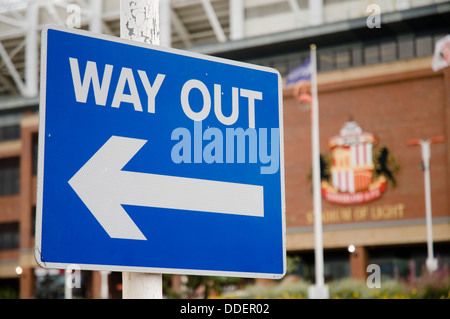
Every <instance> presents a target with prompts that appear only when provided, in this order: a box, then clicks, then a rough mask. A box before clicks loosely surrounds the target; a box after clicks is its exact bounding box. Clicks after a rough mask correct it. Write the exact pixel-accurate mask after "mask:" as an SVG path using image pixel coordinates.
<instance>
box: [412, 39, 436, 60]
mask: <svg viewBox="0 0 450 319" xmlns="http://www.w3.org/2000/svg"><path fill="white" fill-rule="evenodd" d="M432 54H433V39H432V38H431V36H423V37H419V38H417V39H416V55H417V56H418V57H421V56H428V55H432Z"/></svg>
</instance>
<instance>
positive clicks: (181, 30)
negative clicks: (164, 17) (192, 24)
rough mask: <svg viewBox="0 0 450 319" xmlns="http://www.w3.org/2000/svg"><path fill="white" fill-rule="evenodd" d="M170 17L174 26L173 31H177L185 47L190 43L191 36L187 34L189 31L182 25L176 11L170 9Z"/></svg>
mask: <svg viewBox="0 0 450 319" xmlns="http://www.w3.org/2000/svg"><path fill="white" fill-rule="evenodd" d="M171 17H172V22H173V26H174V28H175V31H176V32H177V33H178V35H179V36H180V38H181V41H183V44H184V45H185V46H187V47H189V46H191V45H192V41H191V36H190V34H189V31H188V30H187V29H186V27H185V26H184V24H183V22H182V21H181V19H180V18H179V17H178V15H177V13H176V12H175V11H174V10H173V9H172V10H171Z"/></svg>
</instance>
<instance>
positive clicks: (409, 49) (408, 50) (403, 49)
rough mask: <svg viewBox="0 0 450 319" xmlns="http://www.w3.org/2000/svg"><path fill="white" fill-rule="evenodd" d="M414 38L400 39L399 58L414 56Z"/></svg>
mask: <svg viewBox="0 0 450 319" xmlns="http://www.w3.org/2000/svg"><path fill="white" fill-rule="evenodd" d="M413 40H414V39H413V38H412V37H411V38H403V39H399V40H398V57H399V59H409V58H413V57H414V41H413Z"/></svg>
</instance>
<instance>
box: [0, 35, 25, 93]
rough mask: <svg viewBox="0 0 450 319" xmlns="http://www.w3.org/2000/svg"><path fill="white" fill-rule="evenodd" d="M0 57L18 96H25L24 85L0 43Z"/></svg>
mask: <svg viewBox="0 0 450 319" xmlns="http://www.w3.org/2000/svg"><path fill="white" fill-rule="evenodd" d="M0 56H1V57H2V59H3V62H4V63H5V66H6V68H7V69H8V72H9V74H10V75H11V78H12V79H13V81H14V83H15V84H16V87H17V88H18V89H19V92H20V94H22V95H23V96H25V94H26V93H25V91H26V89H25V83H24V82H23V81H22V78H21V77H20V74H19V72H17V70H16V67H15V66H14V64H13V63H12V61H11V59H10V57H9V55H8V52H6V49H5V47H4V46H3V44H2V43H1V42H0Z"/></svg>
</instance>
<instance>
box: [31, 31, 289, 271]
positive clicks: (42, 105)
mask: <svg viewBox="0 0 450 319" xmlns="http://www.w3.org/2000/svg"><path fill="white" fill-rule="evenodd" d="M48 30H56V31H62V32H67V33H72V34H77V35H81V36H85V37H90V38H96V39H101V40H106V41H111V42H117V43H122V44H127V45H132V46H137V47H142V48H147V49H152V50H157V51H163V52H168V53H173V54H177V55H184V56H188V57H193V58H197V59H202V60H207V61H213V62H219V63H223V64H228V65H235V66H239V67H244V68H248V69H254V70H260V71H265V72H270V73H275V74H277V76H278V101H279V102H278V103H279V128H280V177H281V214H282V228H283V229H282V236H283V239H282V240H283V273H282V274H273V273H256V272H236V271H220V270H203V269H179V268H155V267H135V266H120V265H119V266H117V265H95V264H77V263H53V262H45V261H42V260H41V244H42V204H43V190H44V189H43V176H44V150H45V111H46V88H47V36H48ZM40 67H41V68H40V70H41V77H40V99H39V145H38V170H37V196H36V227H35V254H34V255H35V259H36V262H37V263H38V264H39V266H41V267H43V268H57V269H66V268H67V267H68V266H70V265H74V264H76V265H78V266H80V269H82V270H98V271H101V270H106V271H119V272H120V271H122V272H141V273H163V274H179V275H202V276H226V277H242V278H267V279H280V278H283V277H284V275H285V274H286V217H285V215H286V198H285V172H284V126H283V91H282V80H281V75H280V73H279V72H278V71H277V70H276V69H273V68H269V67H265V66H259V65H254V64H249V63H245V62H240V61H233V60H228V59H224V58H218V57H214V56H208V55H204V54H200V53H196V52H191V51H185V50H179V49H174V48H167V47H162V46H155V45H150V44H147V43H142V42H136V41H132V40H127V39H122V38H119V37H114V36H110V35H105V34H99V33H93V32H89V31H85V30H81V29H72V28H67V27H63V26H59V25H46V26H45V27H44V28H43V29H42V34H41V65H40Z"/></svg>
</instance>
